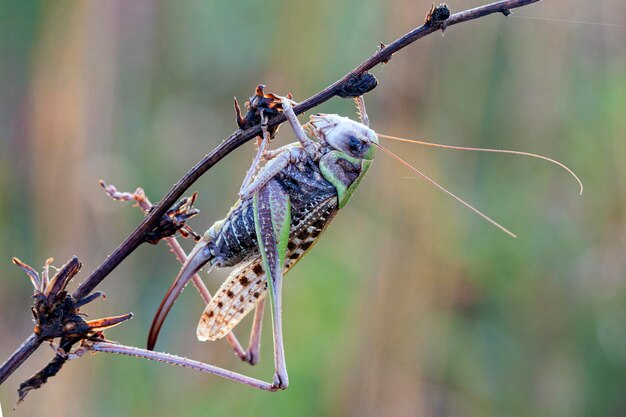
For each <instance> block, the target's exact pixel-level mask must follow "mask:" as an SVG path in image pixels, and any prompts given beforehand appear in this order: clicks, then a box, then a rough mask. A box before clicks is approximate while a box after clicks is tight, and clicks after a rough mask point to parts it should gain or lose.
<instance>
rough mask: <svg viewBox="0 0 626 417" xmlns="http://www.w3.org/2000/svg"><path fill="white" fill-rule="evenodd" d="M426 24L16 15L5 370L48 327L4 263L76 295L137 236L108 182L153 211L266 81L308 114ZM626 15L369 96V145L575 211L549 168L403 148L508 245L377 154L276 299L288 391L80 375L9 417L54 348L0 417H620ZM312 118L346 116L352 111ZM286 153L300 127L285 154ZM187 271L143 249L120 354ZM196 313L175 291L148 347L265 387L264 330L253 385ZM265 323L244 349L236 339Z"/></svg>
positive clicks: (217, 207)
mask: <svg viewBox="0 0 626 417" xmlns="http://www.w3.org/2000/svg"><path fill="white" fill-rule="evenodd" d="M450 3H451V7H452V9H453V10H460V9H463V8H467V7H470V6H474V5H478V4H480V2H478V1H466V0H452V1H450ZM430 4H431V2H430V0H428V1H426V0H411V1H409V0H393V1H384V0H358V1H357V0H345V1H341V2H337V1H333V0H321V1H317V2H306V1H301V2H294V1H285V0H266V1H263V2H249V1H232V2H226V1H218V0H212V1H180V2H167V1H147V0H137V1H133V2H125V1H106V2H105V1H101V2H86V1H83V2H71V1H55V2H49V1H33V0H23V1H19V2H12V1H2V2H0V190H1V197H0V270H1V271H2V273H1V274H0V276H1V279H0V334H1V335H2V336H1V339H0V340H1V343H0V358H1V359H2V360H4V359H5V358H6V357H7V356H8V355H9V354H10V352H12V351H13V350H14V349H15V348H16V347H17V346H18V344H19V343H20V342H21V341H22V340H23V339H24V338H25V337H26V336H27V335H28V334H29V333H30V331H31V329H32V322H31V318H30V316H29V305H30V302H31V300H30V298H29V297H30V295H31V287H30V284H29V282H28V280H27V279H26V277H25V275H24V274H23V272H22V271H21V270H19V269H18V268H16V267H15V266H13V265H12V264H11V257H12V256H17V257H19V258H20V259H22V260H23V261H25V262H27V263H29V264H31V265H43V262H44V260H45V259H46V258H48V257H54V258H55V259H56V264H57V265H61V264H62V263H64V262H65V261H66V260H67V259H68V258H69V257H70V256H71V255H73V254H76V255H78V256H79V257H80V259H81V260H82V261H83V263H84V267H83V272H82V274H81V275H80V278H82V279H84V277H85V276H86V274H87V273H88V272H90V271H92V270H93V269H94V268H95V267H96V266H97V265H98V264H99V263H100V262H101V261H102V260H103V259H104V258H105V257H106V256H107V254H109V253H110V252H111V251H112V250H113V249H114V248H115V246H116V245H117V244H118V243H119V242H120V241H121V240H122V239H124V238H125V237H126V236H127V234H128V233H129V232H130V230H132V228H133V227H134V226H135V225H136V224H137V223H138V222H139V221H140V219H141V214H140V212H139V211H138V210H137V209H134V208H131V206H130V204H122V203H116V202H113V201H111V200H109V199H108V198H106V197H105V196H104V195H103V193H102V191H101V190H100V188H99V187H98V184H97V181H98V179H100V178H102V179H105V180H106V181H108V182H111V183H113V184H116V185H117V186H118V187H119V188H120V189H123V190H134V188H135V187H137V186H142V187H144V188H145V189H146V192H147V194H148V195H149V196H150V197H151V198H152V199H153V200H155V201H156V200H158V199H159V198H160V197H161V196H162V195H163V194H164V193H165V192H166V191H167V190H168V189H169V188H170V186H171V185H172V184H173V183H174V182H175V181H176V180H177V179H178V178H179V177H181V176H182V175H183V174H184V173H185V171H186V170H187V169H188V168H189V167H190V166H191V165H192V164H194V163H195V162H196V161H197V160H198V159H199V158H200V157H201V156H202V155H204V154H205V153H206V152H208V151H209V150H210V149H212V148H214V147H215V146H216V145H218V144H219V143H220V141H221V140H222V139H223V138H225V137H226V136H228V135H229V134H230V133H231V132H232V131H233V130H234V128H235V123H234V116H233V112H232V104H231V102H232V97H233V96H237V97H238V98H239V99H240V101H242V102H243V101H245V99H246V98H247V97H249V96H250V95H251V94H252V92H253V90H254V87H255V86H256V85H257V84H258V83H260V82H263V83H265V84H267V85H268V90H269V91H275V92H278V93H286V92H292V93H293V94H294V96H295V97H296V99H303V98H306V97H308V96H310V95H311V94H313V93H315V92H317V91H318V90H320V89H321V88H323V87H325V86H326V85H328V84H330V83H331V82H333V81H334V80H336V79H337V78H338V77H340V76H341V75H342V74H344V73H345V72H346V71H348V70H350V69H351V68H353V67H354V66H356V65H357V64H358V63H359V62H361V61H362V60H363V59H364V58H366V57H367V56H369V55H370V54H371V53H372V52H374V50H375V48H376V47H377V45H378V42H380V41H382V42H389V41H391V40H393V39H395V38H396V37H398V36H399V35H401V34H403V33H405V32H406V31H408V30H409V29H411V28H413V27H414V26H416V25H418V24H420V22H421V21H422V19H423V16H424V14H425V12H426V11H427V10H428V8H429V7H430ZM524 16H525V17H526V18H524ZM625 16H626V4H625V3H624V2H623V1H620V0H598V1H593V2H591V1H587V0H569V1H565V0H556V1H555V0H552V1H543V2H541V3H540V4H537V5H533V6H531V7H528V8H526V9H524V10H521V11H519V12H517V14H516V15H514V16H513V17H511V18H509V19H505V18H504V17H502V16H491V17H488V18H484V19H481V20H479V21H474V22H470V23H466V24H463V25H460V26H455V27H452V28H450V29H449V30H448V31H447V32H446V33H445V36H441V35H439V34H435V35H432V36H429V37H427V38H425V39H423V40H422V41H420V42H418V43H417V44H415V45H413V46H411V47H410V48H408V49H405V50H403V51H402V52H401V53H399V54H397V55H396V56H394V57H393V59H392V61H391V62H390V63H389V64H388V65H386V66H384V67H383V68H380V67H379V68H377V69H375V70H374V74H375V75H376V76H377V77H378V79H379V81H380V85H379V87H378V88H377V89H376V90H374V91H373V92H371V93H370V94H369V95H368V96H367V102H368V104H369V112H370V117H371V119H372V125H373V127H374V129H376V130H377V131H379V132H384V133H388V134H395V135H401V136H404V137H409V138H420V139H426V140H432V141H437V142H440V143H447V144H456V145H462V146H481V147H496V148H509V149H517V150H526V151H531V152H537V153H541V154H545V155H548V156H552V157H555V158H557V159H559V160H561V161H563V162H565V163H567V164H568V165H569V166H571V167H572V168H573V169H574V170H575V171H576V172H577V173H578V174H579V175H580V177H581V178H582V180H583V181H584V183H585V186H586V191H585V193H584V194H583V196H582V197H579V196H578V194H577V188H576V184H575V182H574V181H573V180H572V178H570V177H569V176H567V174H566V173H564V172H563V171H561V170H559V169H557V168H556V167H554V166H551V165H549V164H546V163H543V162H540V161H536V160H529V159H525V158H523V157H512V156H506V155H493V154H476V153H470V152H456V151H448V150H437V149H429V148H422V147H418V146H411V145H406V144H399V143H389V144H388V146H389V147H390V148H392V149H393V150H395V151H396V152H397V153H398V154H400V155H402V156H403V157H404V158H405V159H406V160H407V161H410V162H411V163H413V164H414V165H415V166H416V167H418V168H419V169H421V170H423V171H424V172H426V173H428V174H429V175H431V176H433V177H434V178H436V179H438V180H439V181H440V182H441V183H442V184H443V185H445V186H447V187H449V189H450V190H452V191H453V192H456V193H458V194H460V195H461V196H463V197H464V198H466V199H467V200H468V201H469V202H471V203H474V204H475V205H476V206H478V207H479V208H481V209H483V210H484V211H486V212H487V213H488V214H490V215H492V216H493V217H495V218H496V219H497V220H499V221H500V222H502V223H503V224H504V225H506V226H508V227H509V228H511V229H512V230H513V231H515V232H516V233H517V234H518V235H519V237H518V238H517V239H511V238H509V237H507V236H506V235H505V234H503V233H501V232H499V231H498V230H496V229H495V228H493V227H491V226H490V225H488V224H487V223H485V222H484V221H482V220H481V219H480V218H478V217H477V216H475V215H473V214H471V213H470V212H469V211H467V210H466V209H464V208H463V207H461V206H460V205H459V204H457V203H456V202H454V201H453V200H451V199H450V198H448V197H447V196H445V195H444V194H442V193H441V192H439V191H437V190H436V189H434V188H433V187H432V186H430V185H429V184H427V183H425V182H423V181H421V180H419V179H417V178H414V176H413V175H412V173H411V172H410V171H408V170H407V169H406V168H405V167H403V166H401V165H400V164H398V163H397V162H395V161H393V160H391V159H389V158H387V157H386V156H384V155H383V154H381V155H379V157H378V158H377V161H376V163H375V165H374V167H373V168H372V170H371V171H370V173H369V174H368V178H367V179H366V180H365V181H364V182H363V183H362V185H361V187H360V189H359V192H358V193H357V194H356V195H355V197H354V198H353V200H352V201H350V204H349V205H348V207H347V208H346V210H344V211H343V212H341V213H340V214H339V216H338V217H337V219H336V220H335V222H334V224H333V225H332V226H331V227H330V229H329V230H328V232H327V233H326V234H325V236H324V238H323V239H321V241H320V243H319V244H318V245H317V246H316V247H315V249H314V250H313V251H312V252H311V253H310V254H309V255H308V256H307V257H306V258H305V259H304V260H303V261H302V262H301V263H300V264H299V265H298V267H297V268H295V270H294V271H293V272H292V273H290V274H289V276H288V278H287V280H286V284H285V288H284V292H285V343H286V348H287V361H288V367H289V371H290V372H289V374H290V379H291V386H290V387H289V389H288V390H287V391H286V392H280V393H277V394H270V393H265V392H257V391H255V390H252V389H250V388H247V387H245V386H240V385H237V384H235V383H232V382H229V381H225V380H221V379H219V378H217V377H213V376H207V375H202V374H197V373H194V372H192V371H189V370H185V369H178V368H173V367H169V366H165V365H160V364H156V363H149V362H146V361H143V360H134V359H130V358H124V357H116V356H115V357H114V356H106V355H98V356H91V355H90V356H89V357H85V358H83V359H81V360H78V361H75V362H72V363H70V364H69V365H68V366H66V367H65V368H64V369H63V370H62V372H61V373H60V375H59V376H57V377H56V378H54V380H52V381H51V382H50V383H49V384H48V385H46V386H45V387H44V388H43V389H41V390H39V391H36V392H32V393H31V394H30V395H29V397H28V398H27V400H26V401H25V403H23V404H22V405H20V406H19V407H18V409H17V411H15V412H11V411H10V408H11V407H12V406H13V404H14V403H15V400H16V394H15V391H16V389H17V386H18V384H19V382H21V381H22V380H24V379H25V378H27V377H28V376H30V375H31V374H32V373H34V372H35V371H36V370H38V369H39V368H40V367H42V366H43V365H44V364H45V363H46V362H47V360H48V359H49V358H51V356H52V352H51V350H49V349H48V348H46V347H45V346H44V347H42V348H41V349H40V350H39V351H38V352H37V353H36V354H35V355H34V356H33V358H32V359H31V360H29V361H28V363H27V364H25V365H24V366H23V367H22V368H20V369H19V371H18V372H16V373H15V374H14V375H13V376H12V377H11V378H10V379H9V380H8V381H7V382H6V383H5V384H4V385H3V386H2V388H1V389H0V401H1V402H2V404H3V408H4V412H5V413H6V414H8V415H15V416H34V415H51V414H54V415H56V414H59V415H60V414H63V415H66V416H82V415H90V416H109V415H114V416H171V415H181V416H239V415H256V416H266V415H267V416H273V417H277V416H293V415H298V416H320V415H325V416H380V415H392V416H459V415H462V416H502V415H507V416H530V415H549V416H552V417H558V416H568V417H575V416H623V415H626V395H624V393H625V392H626V273H625V266H626V261H625V260H624V259H625V255H624V254H625V251H626V163H625V161H626V145H625V143H626V117H625V112H626V76H625V74H626V48H625V45H626V27H625V26H624V25H626V20H625ZM528 17H539V18H542V19H564V20H569V21H583V22H587V23H580V22H578V23H576V22H554V21H549V20H537V19H529V18H528ZM318 110H319V111H323V112H335V113H340V114H346V115H352V116H354V109H353V106H352V102H351V101H348V100H340V99H334V100H332V101H330V102H328V103H326V104H324V105H322V106H320V107H319V108H318ZM301 120H302V121H304V120H305V117H301ZM289 141H292V139H291V138H290V135H289V132H288V129H285V128H284V129H283V130H282V131H281V134H280V138H279V139H278V140H277V142H275V146H278V144H284V143H287V142H289ZM253 154H254V147H253V145H252V144H249V145H246V146H244V147H242V148H240V149H239V150H237V151H236V152H234V153H233V154H232V155H230V156H229V157H228V158H227V159H225V160H224V161H223V162H222V163H220V164H219V166H217V167H216V168H214V169H213V170H211V171H210V172H209V173H208V174H207V175H205V176H204V177H203V178H202V179H201V180H200V181H198V182H197V183H196V184H195V185H194V186H193V188H192V191H196V190H197V191H198V192H199V194H200V196H199V200H198V207H199V208H200V209H201V210H202V214H201V215H200V216H199V217H197V218H195V219H193V220H192V221H191V225H192V226H193V227H194V228H196V229H197V230H198V231H203V230H204V229H205V228H207V227H208V226H210V225H211V224H212V222H214V221H215V220H218V219H220V218H222V217H223V216H224V215H225V213H226V212H227V210H228V208H229V207H230V205H231V204H232V203H233V202H234V199H235V196H236V193H237V190H238V189H239V185H240V182H241V180H242V178H243V176H244V174H245V171H246V169H247V168H248V166H249V163H250V161H251V158H252V156H253ZM184 244H185V245H186V247H188V248H189V247H191V242H184ZM178 268H179V266H178V264H177V262H176V261H175V260H174V258H173V257H172V256H170V254H169V253H168V250H167V248H166V247H165V246H164V245H163V244H161V245H158V246H156V247H153V246H146V247H142V248H140V249H139V250H138V251H137V252H135V253H134V254H133V255H132V256H131V257H130V258H129V259H128V260H127V261H126V262H125V263H123V264H122V266H120V267H119V268H118V269H116V270H115V272H114V273H113V274H111V276H110V277H109V278H108V279H107V280H106V281H105V282H104V283H103V285H102V286H101V287H100V289H102V290H104V291H106V293H107V294H108V298H107V299H106V300H105V301H99V302H97V303H94V304H92V305H90V306H89V308H88V312H89V313H90V315H91V316H92V317H100V316H104V315H111V314H121V313H125V312H128V311H133V312H134V313H135V318H134V319H133V320H132V321H131V322H129V323H127V324H125V325H123V326H120V327H118V328H115V329H113V330H111V331H110V332H109V333H108V336H109V337H110V338H112V339H115V340H119V341H122V342H124V343H125V344H133V345H139V346H143V345H144V343H145V339H146V333H147V329H148V326H149V323H150V321H151V318H152V315H153V313H154V312H155V309H156V307H157V305H158V303H159V301H160V299H161V297H162V296H163V294H164V293H165V291H166V289H167V287H168V286H169V284H170V282H171V280H172V278H173V277H174V276H175V274H176V272H177V270H178ZM226 273H227V272H218V273H214V274H212V275H211V276H210V277H209V278H207V283H208V285H209V286H210V287H211V288H213V289H215V288H216V287H218V286H219V284H220V282H221V280H223V279H224V278H225V276H226ZM78 281H80V279H78ZM76 284H77V283H74V286H75V285H76ZM202 309H203V306H202V303H201V300H200V298H199V297H198V296H197V295H196V294H195V293H194V292H193V291H190V290H188V291H186V292H185V293H184V294H183V296H182V299H181V300H180V301H179V302H178V303H177V304H176V306H175V308H174V309H173V311H172V314H171V315H170V317H169V318H168V321H167V323H166V326H165V328H164V331H163V332H162V335H161V339H160V342H159V347H160V348H161V349H164V350H166V351H170V352H176V353H179V354H181V355H187V356H190V357H193V358H196V359H200V360H203V361H207V362H210V363H213V364H217V365H220V366H224V367H227V368H229V369H233V370H236V371H239V372H244V373H247V374H250V375H253V376H256V377H259V378H264V379H270V378H271V376H272V359H271V356H272V354H271V339H270V332H269V331H268V330H269V329H270V323H269V321H266V322H265V330H266V332H265V334H264V337H263V350H262V355H263V356H262V362H261V364H259V365H257V366H256V367H254V368H250V367H249V366H247V365H244V364H242V363H240V362H239V361H238V360H237V359H236V358H235V357H234V356H233V355H232V353H231V351H230V348H229V347H228V345H227V344H226V343H225V342H216V343H210V344H205V343H200V342H198V341H197V340H195V327H196V324H197V320H198V317H199V314H200V312H201V311H202ZM266 318H267V317H266ZM249 321H250V320H249V319H248V320H246V322H245V323H243V324H242V325H241V326H240V327H238V328H237V329H236V334H237V335H238V336H239V337H240V338H241V339H242V340H243V341H245V340H247V335H246V331H247V329H248V328H249Z"/></svg>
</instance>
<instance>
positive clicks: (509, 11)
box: [502, 9, 511, 16]
mask: <svg viewBox="0 0 626 417" xmlns="http://www.w3.org/2000/svg"><path fill="white" fill-rule="evenodd" d="M502 14H503V15H505V16H508V15H510V14H511V10H509V9H503V10H502Z"/></svg>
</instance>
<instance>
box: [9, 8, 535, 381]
mask: <svg viewBox="0 0 626 417" xmlns="http://www.w3.org/2000/svg"><path fill="white" fill-rule="evenodd" d="M539 1H540V0H504V1H498V2H494V3H491V4H488V5H485V6H480V7H476V8H474V9H469V10H465V11H462V12H459V13H455V14H453V15H451V16H449V18H448V19H445V20H442V15H441V14H439V12H437V13H433V12H434V11H433V10H432V9H431V11H430V12H429V13H428V16H427V19H426V23H424V24H423V25H422V26H420V27H418V28H415V29H413V30H412V31H410V32H408V33H407V34H405V35H404V36H402V37H400V38H398V39H397V40H395V41H394V42H392V43H390V44H388V45H386V46H384V47H383V45H381V48H380V49H379V50H378V51H377V52H376V53H375V54H373V55H372V56H370V57H369V58H368V59H366V60H365V61H363V63H361V64H360V65H359V66H357V67H356V68H355V69H353V70H352V71H350V72H349V73H347V74H346V75H345V76H343V77H342V78H341V79H339V80H337V81H336V82H334V83H333V84H331V85H329V86H328V87H326V88H325V89H323V90H322V91H320V92H319V93H317V94H315V95H313V96H311V97H309V98H308V99H306V100H304V101H302V102H301V103H299V104H298V105H297V106H295V107H294V108H293V110H294V112H295V113H296V114H301V113H303V112H305V111H307V110H310V109H312V108H314V107H316V106H318V105H320V104H322V103H324V102H326V101H328V100H330V99H331V98H332V97H334V96H336V95H341V94H342V92H343V91H344V89H345V87H346V85H349V84H350V83H351V82H353V81H354V80H355V79H356V78H359V77H361V76H363V74H366V73H367V71H369V70H370V69H372V68H374V67H375V66H376V65H379V64H382V63H386V62H388V61H389V60H390V59H391V56H392V55H393V54H394V53H396V52H398V51H400V50H401V49H402V48H405V47H406V46H408V45H410V44H412V43H413V42H415V41H417V40H418V39H421V38H423V37H424V36H426V35H429V34H431V33H433V32H436V31H438V30H445V29H446V28H448V27H450V26H453V25H456V24H459V23H463V22H467V21H470V20H474V19H478V18H480V17H484V16H487V15H490V14H494V13H501V14H503V15H504V16H508V15H509V14H510V13H511V10H512V9H516V8H519V7H524V6H527V5H529V4H532V3H537V2H539ZM284 121H285V117H284V116H283V115H282V114H280V115H278V116H276V117H274V118H272V119H271V120H270V121H269V123H268V127H269V128H272V127H276V126H278V125H280V124H281V123H283V122H284ZM260 134H261V127H260V126H259V125H256V126H253V127H250V128H247V129H246V130H241V129H240V130H237V131H236V132H234V133H233V134H231V135H230V136H229V137H228V138H227V139H226V140H224V142H222V143H221V144H220V145H219V146H218V147H217V148H215V149H214V150H213V151H211V152H210V153H209V154H207V155H206V156H205V157H204V158H202V160H200V161H199V162H198V163H197V164H196V165H195V166H194V167H192V168H191V169H190V170H189V171H188V172H187V173H186V174H185V175H184V176H183V177H182V178H181V179H180V180H179V181H178V182H177V183H176V184H175V185H174V186H173V187H172V189H171V190H170V191H169V192H168V193H167V194H166V195H165V196H164V197H163V198H162V199H161V201H159V203H158V204H157V205H155V206H154V208H153V210H152V211H151V212H150V213H148V214H147V215H146V217H145V218H144V219H143V221H142V222H141V223H140V224H139V226H137V228H136V229H135V230H133V232H132V233H131V234H130V235H129V236H128V237H127V238H126V239H125V240H124V241H123V242H122V243H121V244H120V245H119V246H118V247H117V248H116V249H115V250H114V251H113V253H112V254H111V255H110V256H109V257H107V258H106V260H104V261H103V262H102V264H100V266H99V267H98V268H97V269H96V270H95V271H93V272H92V273H91V275H90V276H89V277H88V278H87V280H86V281H85V282H83V283H82V284H81V285H80V286H79V287H78V288H77V289H76V291H74V293H73V294H72V295H73V297H74V298H76V299H82V298H85V297H86V296H87V295H88V294H90V293H91V292H92V291H93V290H94V289H95V288H96V287H97V286H98V285H99V284H100V282H102V280H103V279H104V278H106V277H107V276H108V275H109V274H110V273H111V272H112V271H113V270H114V269H115V268H116V267H117V266H118V265H119V264H120V263H121V262H122V261H124V259H126V257H127V256H129V255H130V254H131V253H132V252H133V251H134V250H135V249H137V247H139V246H140V245H141V244H142V243H144V242H145V236H146V234H147V233H149V232H150V231H151V230H153V229H154V228H155V226H156V225H157V224H158V222H159V221H160V220H161V219H162V217H163V216H164V215H165V214H166V212H167V211H168V210H169V209H170V208H171V207H172V206H173V205H174V204H175V203H176V201H177V200H178V199H179V198H180V197H181V196H182V195H183V193H184V192H185V191H186V190H187V189H188V188H189V187H190V186H191V185H192V184H193V183H194V182H195V181H197V180H198V179H199V178H200V177H201V176H202V175H203V174H204V173H206V172H207V171H208V170H209V169H211V167H213V166H214V165H215V164H217V163H218V162H219V161H220V160H222V159H223V158H224V157H225V156H226V155H228V154H229V153H230V152H232V151H233V150H235V149H237V148H238V147H239V146H241V145H243V144H244V143H246V142H248V141H249V140H251V139H253V138H255V137H256V136H258V135H260ZM43 340H44V339H43V338H41V337H39V336H37V335H35V334H31V335H30V336H29V337H28V338H27V339H26V340H25V341H24V343H23V344H22V345H21V346H20V347H19V348H18V349H17V350H16V351H15V352H14V353H13V354H12V355H11V356H10V357H9V358H8V359H7V360H6V361H5V362H4V363H3V364H2V366H0V384H2V383H3V382H4V381H5V380H6V379H7V378H8V377H9V376H10V375H11V374H12V373H13V372H14V371H15V370H16V369H17V368H18V367H19V366H20V365H21V364H22V363H23V362H24V361H25V360H26V359H27V358H28V357H29V356H30V355H31V354H32V353H33V352H34V351H35V350H36V349H37V348H38V347H39V346H40V345H41V343H42V342H43Z"/></svg>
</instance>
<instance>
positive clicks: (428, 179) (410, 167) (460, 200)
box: [376, 135, 517, 238]
mask: <svg viewBox="0 0 626 417" xmlns="http://www.w3.org/2000/svg"><path fill="white" fill-rule="evenodd" d="M379 136H380V135H379ZM376 146H378V147H379V148H380V149H382V150H383V151H384V152H385V153H387V154H388V155H389V156H391V157H393V158H395V159H397V160H398V161H400V162H401V163H402V164H403V165H405V166H407V167H408V168H409V169H410V170H411V171H413V172H415V173H416V174H418V175H419V176H420V177H422V178H424V179H425V180H427V181H429V182H430V183H431V184H433V185H434V186H435V187H437V188H439V189H440V190H441V191H443V192H444V193H446V194H448V195H449V196H450V197H452V198H454V199H455V200H456V201H458V202H459V203H461V204H463V205H464V206H465V207H467V208H468V209H470V210H472V211H473V212H474V213H476V214H478V215H479V216H480V217H482V218H483V219H485V220H487V221H488V222H489V223H491V224H493V225H494V226H496V227H497V228H498V229H500V230H502V231H503V232H504V233H506V234H507V235H509V236H511V237H514V238H515V237H517V236H516V235H515V233H513V232H511V231H510V230H509V229H507V228H506V227H504V226H502V225H501V224H500V223H498V222H496V221H495V220H493V219H492V218H491V217H489V216H487V215H486V214H485V213H483V212H482V211H480V210H478V209H477V208H476V207H474V206H472V205H471V204H469V203H467V202H465V201H464V200H463V199H462V198H461V197H458V196H457V195H456V194H453V193H452V192H450V191H448V190H446V189H445V188H444V187H443V186H441V185H439V183H437V182H436V181H435V180H433V179H432V178H430V177H429V176H428V175H426V174H424V173H423V172H421V171H419V170H418V169H417V168H415V167H414V166H413V165H411V164H409V163H408V162H406V161H405V160H404V159H402V158H400V157H399V156H398V155H396V154H395V153H393V152H391V151H390V150H389V149H387V148H385V147H384V146H382V145H380V144H376Z"/></svg>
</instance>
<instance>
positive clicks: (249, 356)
mask: <svg viewBox="0 0 626 417" xmlns="http://www.w3.org/2000/svg"><path fill="white" fill-rule="evenodd" d="M242 360H243V361H244V362H247V363H249V364H250V365H253V366H254V365H256V364H257V363H259V351H258V350H251V349H249V350H247V351H246V353H245V355H244V357H243V358H242Z"/></svg>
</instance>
